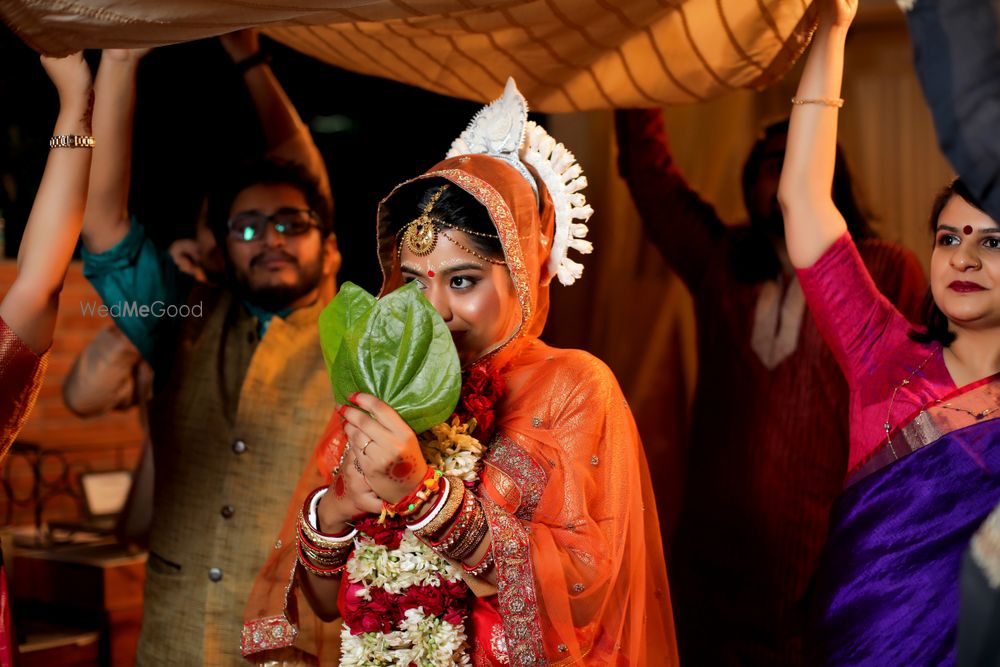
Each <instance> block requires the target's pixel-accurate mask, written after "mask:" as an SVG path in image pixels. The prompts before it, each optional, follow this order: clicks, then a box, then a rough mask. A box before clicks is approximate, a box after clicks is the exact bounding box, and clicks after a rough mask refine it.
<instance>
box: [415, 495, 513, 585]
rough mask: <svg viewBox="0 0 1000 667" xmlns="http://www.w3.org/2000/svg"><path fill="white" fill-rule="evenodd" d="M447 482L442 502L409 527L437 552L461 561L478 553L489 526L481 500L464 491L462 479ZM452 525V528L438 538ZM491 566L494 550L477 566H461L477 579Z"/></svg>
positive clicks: (489, 551) (485, 555) (488, 552)
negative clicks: (445, 528) (447, 526)
mask: <svg viewBox="0 0 1000 667" xmlns="http://www.w3.org/2000/svg"><path fill="white" fill-rule="evenodd" d="M445 482H446V484H447V486H446V490H445V491H443V492H442V494H441V495H442V498H443V499H442V500H439V501H438V503H437V504H436V505H435V506H434V508H433V509H432V510H431V511H430V512H429V513H428V514H427V516H425V517H424V518H423V519H421V520H420V521H419V522H417V523H413V524H407V527H408V528H409V529H410V530H412V531H413V534H414V535H416V536H417V537H418V538H420V539H421V540H423V541H424V542H426V543H427V544H428V545H429V546H430V547H431V548H432V549H434V550H435V551H437V552H439V553H440V554H442V555H444V556H446V557H448V558H450V559H452V560H455V561H459V562H461V561H464V560H465V559H466V558H468V557H469V556H471V555H472V554H474V553H475V552H476V550H477V549H478V548H479V546H480V545H481V544H482V543H483V540H484V539H486V535H487V534H488V533H489V529H490V525H489V521H487V519H486V512H485V511H483V507H482V505H480V503H479V500H478V499H477V498H476V496H475V494H473V493H471V492H469V491H468V490H467V489H466V488H465V485H464V484H463V483H462V481H461V480H460V479H457V478H452V477H446V478H445ZM449 523H450V524H451V525H450V527H449V528H448V529H447V530H446V531H445V532H444V534H443V535H441V536H440V537H437V534H438V533H439V532H440V531H441V530H442V529H443V528H444V527H445V526H446V525H448V524H449ZM492 566H493V554H492V549H489V550H487V552H486V553H485V554H484V555H483V557H482V558H481V559H480V560H479V562H478V563H476V564H475V565H472V566H468V565H465V563H462V567H463V568H464V569H465V571H466V572H468V573H469V574H471V575H473V576H475V577H480V576H482V575H483V574H485V573H486V572H487V571H488V570H489V569H490V568H491V567H492Z"/></svg>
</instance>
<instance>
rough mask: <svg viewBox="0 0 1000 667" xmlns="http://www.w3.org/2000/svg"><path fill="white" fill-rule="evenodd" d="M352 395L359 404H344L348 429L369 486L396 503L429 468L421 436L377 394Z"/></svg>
mask: <svg viewBox="0 0 1000 667" xmlns="http://www.w3.org/2000/svg"><path fill="white" fill-rule="evenodd" d="M350 399H351V402H352V403H354V404H355V405H357V406H358V407H357V408H355V407H353V406H348V405H345V406H342V407H341V408H340V414H341V415H342V416H343V417H344V419H345V420H346V421H347V424H346V425H345V426H344V432H345V433H346V434H347V438H348V439H349V440H350V441H351V443H352V449H353V451H354V452H355V454H356V455H357V457H358V461H359V462H360V465H361V468H362V470H363V471H364V474H365V479H367V480H368V484H369V486H371V488H372V490H373V491H374V492H375V493H376V494H378V496H379V497H380V498H382V499H383V500H384V501H386V502H387V503H389V504H395V503H397V502H399V501H400V500H402V499H403V498H404V497H406V496H407V495H409V494H410V493H412V492H413V491H415V490H416V488H417V486H418V485H419V484H420V482H421V481H422V480H423V478H424V474H425V473H426V472H427V462H426V461H424V457H423V454H422V453H421V451H420V444H419V443H418V442H417V436H416V434H415V433H414V432H413V429H411V428H410V427H409V425H407V423H406V422H405V421H403V418H402V417H400V416H399V414H398V413H397V412H396V411H395V410H393V409H392V408H391V407H389V405H387V404H386V403H385V402H383V401H381V400H379V399H378V398H376V397H375V396H372V395H371V394H365V393H357V394H354V395H352V396H351V397H350ZM358 408H361V409H360V410H359V409H358Z"/></svg>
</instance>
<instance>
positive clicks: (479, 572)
mask: <svg viewBox="0 0 1000 667" xmlns="http://www.w3.org/2000/svg"><path fill="white" fill-rule="evenodd" d="M491 567H493V545H492V544H491V545H490V547H489V548H488V549H487V550H486V553H484V554H483V557H482V558H480V559H479V562H478V563H476V564H475V565H466V564H465V563H462V569H463V570H465V571H466V572H468V573H469V574H471V575H472V576H473V577H481V576H483V575H484V574H486V573H487V572H489V570H490V568H491Z"/></svg>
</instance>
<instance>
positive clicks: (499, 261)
mask: <svg viewBox="0 0 1000 667" xmlns="http://www.w3.org/2000/svg"><path fill="white" fill-rule="evenodd" d="M455 231H458V232H465V233H466V234H472V235H473V236H482V237H483V238H499V237H498V236H490V235H489V234H480V233H478V232H473V231H470V230H468V229H462V228H460V227H455ZM441 236H443V237H445V238H446V239H448V240H449V241H451V242H452V243H454V244H455V245H457V246H458V247H459V248H461V249H462V250H464V251H465V252H467V253H469V254H470V255H472V256H473V257H478V258H479V259H481V260H483V261H484V262H489V263H490V264H499V265H501V266H502V265H504V264H506V263H507V262H506V261H505V260H502V259H493V258H492V257H487V256H486V255H484V254H482V253H480V252H476V251H475V250H473V249H472V248H470V247H469V246H467V245H465V244H464V243H459V242H458V241H457V240H456V239H455V237H454V236H452V235H451V234H449V233H448V232H447V231H445V230H444V229H442V230H441Z"/></svg>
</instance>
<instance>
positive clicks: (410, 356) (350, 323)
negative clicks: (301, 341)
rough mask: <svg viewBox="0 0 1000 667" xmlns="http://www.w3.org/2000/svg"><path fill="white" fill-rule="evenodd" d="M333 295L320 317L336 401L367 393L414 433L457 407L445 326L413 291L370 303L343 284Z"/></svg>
mask: <svg viewBox="0 0 1000 667" xmlns="http://www.w3.org/2000/svg"><path fill="white" fill-rule="evenodd" d="M348 286H350V288H351V289H350V290H349V291H348V290H347V288H348ZM345 292H348V295H347V297H346V299H345V301H344V303H343V304H340V305H337V303H336V302H337V300H338V299H340V298H341V294H344V293H345ZM356 292H360V293H361V294H363V295H364V296H365V297H367V300H366V299H364V298H363V297H361V296H360V295H358V294H356ZM341 294H338V295H337V298H336V299H334V301H333V302H331V304H330V305H329V306H327V308H326V309H325V310H324V311H323V315H322V316H321V317H320V342H321V344H322V346H323V354H324V358H326V359H327V367H328V369H329V371H330V377H331V380H332V382H333V389H334V395H335V396H336V398H337V402H338V403H341V404H342V405H343V404H346V403H347V397H348V396H350V395H351V394H353V393H354V392H355V391H363V392H366V393H369V394H373V395H374V396H377V397H379V398H380V399H382V400H383V401H385V402H386V403H388V404H389V405H390V406H391V407H392V408H393V409H394V410H396V412H398V413H399V415H400V417H402V418H403V419H404V420H405V421H406V423H407V424H409V425H410V428H412V429H413V430H414V431H415V432H417V433H421V432H423V431H426V430H427V429H429V428H430V427H431V426H434V425H435V424H439V423H441V422H443V421H445V420H447V419H448V417H449V416H450V415H451V413H452V412H454V410H455V406H456V405H457V404H458V396H459V392H460V391H461V386H462V380H461V366H460V365H459V361H458V352H457V351H456V350H455V343H454V342H453V341H452V338H451V333H450V332H449V331H448V326H447V325H446V324H445V323H444V320H442V319H441V316H440V315H438V313H437V311H436V310H434V307H433V306H432V305H431V304H430V303H429V302H428V301H427V299H425V298H424V295H423V294H422V293H421V292H420V288H419V287H418V286H417V285H416V284H409V285H406V286H404V287H401V288H399V289H397V290H396V291H394V292H392V293H391V294H387V295H386V296H384V297H382V298H381V299H379V300H377V301H374V299H373V297H371V296H370V295H369V294H367V293H366V292H364V290H361V289H360V288H359V287H357V286H355V285H351V284H350V283H347V284H346V285H345V286H344V288H342V290H341ZM373 302H374V303H373ZM334 346H335V347H334ZM330 350H332V353H331V351H330Z"/></svg>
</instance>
